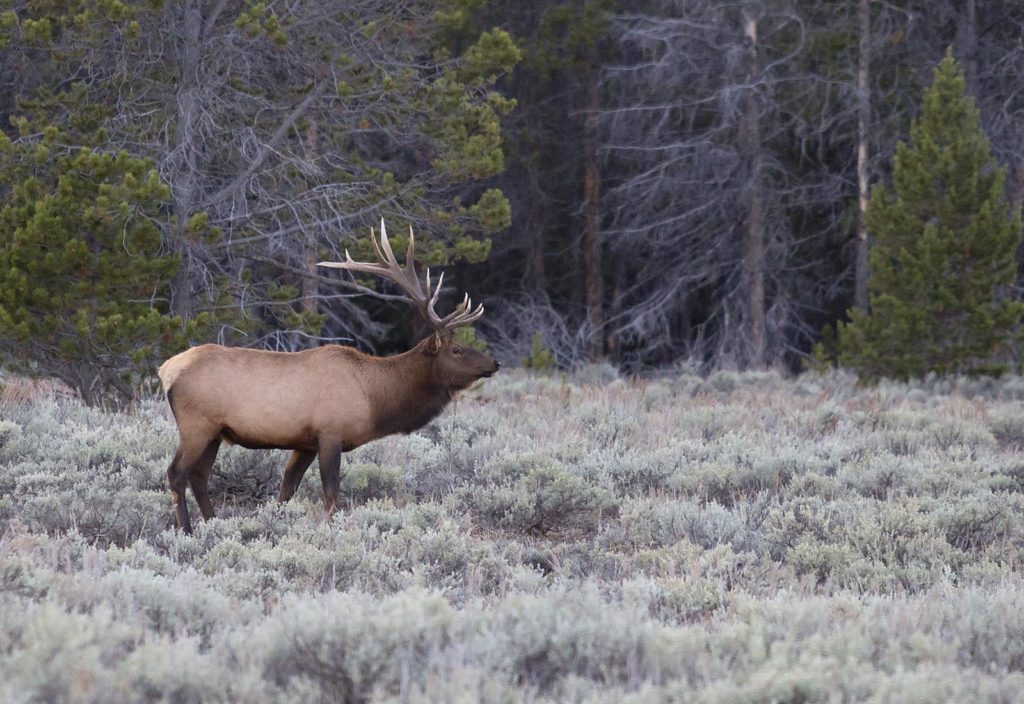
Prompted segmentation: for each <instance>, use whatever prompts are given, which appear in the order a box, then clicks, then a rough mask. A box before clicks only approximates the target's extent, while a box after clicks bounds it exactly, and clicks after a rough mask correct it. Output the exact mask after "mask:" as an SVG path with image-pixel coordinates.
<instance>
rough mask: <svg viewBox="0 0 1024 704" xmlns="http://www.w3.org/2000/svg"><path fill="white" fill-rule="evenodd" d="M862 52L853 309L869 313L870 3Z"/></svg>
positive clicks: (864, 11) (863, 20) (861, 7)
mask: <svg viewBox="0 0 1024 704" xmlns="http://www.w3.org/2000/svg"><path fill="white" fill-rule="evenodd" d="M857 19H858V24H859V25H860V51H859V58H858V61H857V196H858V198H857V261H856V264H855V269H854V277H853V278H854V284H853V305H854V306H856V307H857V308H860V309H861V310H863V311H866V310H867V309H868V226H867V222H866V221H865V218H864V214H865V213H866V212H867V209H868V128H869V126H870V123H871V87H870V84H869V83H868V76H869V74H868V71H869V70H870V61H871V55H870V52H871V43H870V40H871V0H859V1H858V7H857Z"/></svg>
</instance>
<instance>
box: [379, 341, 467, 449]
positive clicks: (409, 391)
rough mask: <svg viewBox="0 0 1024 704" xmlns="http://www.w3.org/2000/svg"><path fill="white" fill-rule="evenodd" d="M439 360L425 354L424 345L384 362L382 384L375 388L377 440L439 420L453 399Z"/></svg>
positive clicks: (381, 370) (387, 358)
mask: <svg viewBox="0 0 1024 704" xmlns="http://www.w3.org/2000/svg"><path fill="white" fill-rule="evenodd" d="M436 359H437V358H436V357H434V356H431V355H428V354H425V352H424V351H423V345H422V344H420V345H417V346H416V347H414V348H413V349H411V350H409V351H408V352H404V353H402V354H398V355H395V356H393V357H385V358H383V359H381V364H380V367H379V370H380V372H381V377H380V383H378V384H374V385H373V386H374V387H375V388H374V396H375V397H374V398H373V399H372V407H373V408H374V409H375V415H376V418H375V423H374V425H375V429H376V433H375V435H377V437H383V436H385V435H391V434H393V433H411V432H412V431H414V430H417V429H418V428H422V427H423V426H424V425H426V424H427V423H429V422H430V421H431V420H433V419H434V418H436V417H437V415H438V414H440V413H441V411H443V410H444V407H445V406H447V405H448V402H449V401H451V399H452V390H451V389H450V388H449V386H448V384H447V383H446V382H445V379H443V378H441V375H440V374H439V373H438V370H437V367H436V365H435V361H436Z"/></svg>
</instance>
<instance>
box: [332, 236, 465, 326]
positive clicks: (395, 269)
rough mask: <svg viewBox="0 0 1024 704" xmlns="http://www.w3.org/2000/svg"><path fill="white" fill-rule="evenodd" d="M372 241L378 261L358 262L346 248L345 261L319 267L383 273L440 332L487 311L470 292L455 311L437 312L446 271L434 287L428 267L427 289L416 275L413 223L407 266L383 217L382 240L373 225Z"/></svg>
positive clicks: (406, 257)
mask: <svg viewBox="0 0 1024 704" xmlns="http://www.w3.org/2000/svg"><path fill="white" fill-rule="evenodd" d="M370 241H371V242H373V249H374V250H375V251H376V252H377V259H378V262H379V263H377V264H374V263H372V262H357V261H355V260H353V259H352V257H350V256H349V253H348V250H345V261H343V262H319V263H318V264H317V266H327V267H331V268H334V269H348V270H349V271H359V272H362V273H365V274H376V275H377V276H383V277H384V278H385V279H387V280H388V281H391V282H393V283H395V284H397V285H398V287H399V288H401V289H402V290H403V291H405V294H406V295H407V296H409V298H410V299H412V302H413V304H414V305H415V306H416V309H417V310H419V312H420V315H422V316H423V317H424V319H426V321H427V322H428V323H430V325H431V327H433V328H434V330H435V331H436V332H437V334H439V335H442V334H444V333H447V332H451V331H452V330H454V329H455V328H460V327H464V326H466V325H472V324H473V323H475V322H476V321H477V320H479V319H480V316H482V315H483V314H484V307H483V305H482V304H481V305H479V306H477V307H476V309H475V310H473V302H472V301H471V300H470V299H469V294H466V296H465V297H464V298H463V299H462V303H460V304H459V305H458V306H456V308H455V310H454V311H452V312H451V313H449V314H448V315H446V316H445V317H443V318H442V317H440V316H439V315H438V314H437V313H436V312H435V311H434V304H435V303H437V299H438V297H439V296H440V295H441V283H442V282H443V281H444V272H441V276H440V277H438V279H437V285H436V286H433V287H432V286H431V283H430V269H427V277H426V278H427V286H426V289H424V288H423V285H422V284H421V283H420V278H419V276H418V275H417V274H416V257H415V250H416V241H415V239H414V237H413V234H412V226H411V225H410V226H409V248H408V249H407V250H406V252H405V268H404V269H403V268H402V267H401V266H399V265H398V260H397V259H395V253H394V252H393V251H392V250H391V243H390V242H388V233H387V230H386V229H385V228H384V219H383V218H381V221H380V242H379V243H378V242H377V238H376V237H375V236H374V232H373V228H372V227H371V228H370Z"/></svg>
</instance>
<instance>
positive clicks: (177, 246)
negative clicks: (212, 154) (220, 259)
mask: <svg viewBox="0 0 1024 704" xmlns="http://www.w3.org/2000/svg"><path fill="white" fill-rule="evenodd" d="M182 14H183V17H182V32H183V46H182V52H181V67H180V68H181V73H180V74H179V76H178V81H179V83H178V115H177V126H176V128H175V130H174V150H175V152H176V154H175V167H174V175H173V176H172V178H171V192H172V197H173V198H174V216H175V222H176V227H175V232H174V242H172V243H171V244H172V247H173V249H174V251H175V252H176V253H177V254H178V255H179V256H180V257H181V266H180V267H179V269H178V271H177V272H176V273H175V275H174V277H173V278H172V279H171V309H172V310H173V312H174V314H175V315H179V316H181V317H182V318H184V319H188V318H191V317H192V315H193V313H194V311H195V302H194V300H193V296H192V266H193V261H192V253H191V247H190V244H191V242H190V238H189V232H188V221H189V218H190V217H192V215H193V211H194V210H195V205H196V201H197V184H196V174H197V169H198V166H197V163H196V148H195V145H194V144H193V143H192V139H193V136H194V132H195V125H196V122H197V120H198V118H199V112H200V105H199V76H198V73H199V59H200V44H199V41H200V34H201V32H202V26H203V16H202V9H201V7H200V3H199V0H190V1H189V2H185V3H183V4H182ZM172 16H173V15H172Z"/></svg>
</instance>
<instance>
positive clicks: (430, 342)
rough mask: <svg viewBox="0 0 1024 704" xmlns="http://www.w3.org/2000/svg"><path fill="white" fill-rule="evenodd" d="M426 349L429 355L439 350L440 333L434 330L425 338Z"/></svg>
mask: <svg viewBox="0 0 1024 704" xmlns="http://www.w3.org/2000/svg"><path fill="white" fill-rule="evenodd" d="M426 351H427V354H430V355H435V354H437V353H438V352H440V351H441V335H439V334H438V333H436V332H435V333H434V334H433V335H431V336H430V337H429V338H427V347H426Z"/></svg>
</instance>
